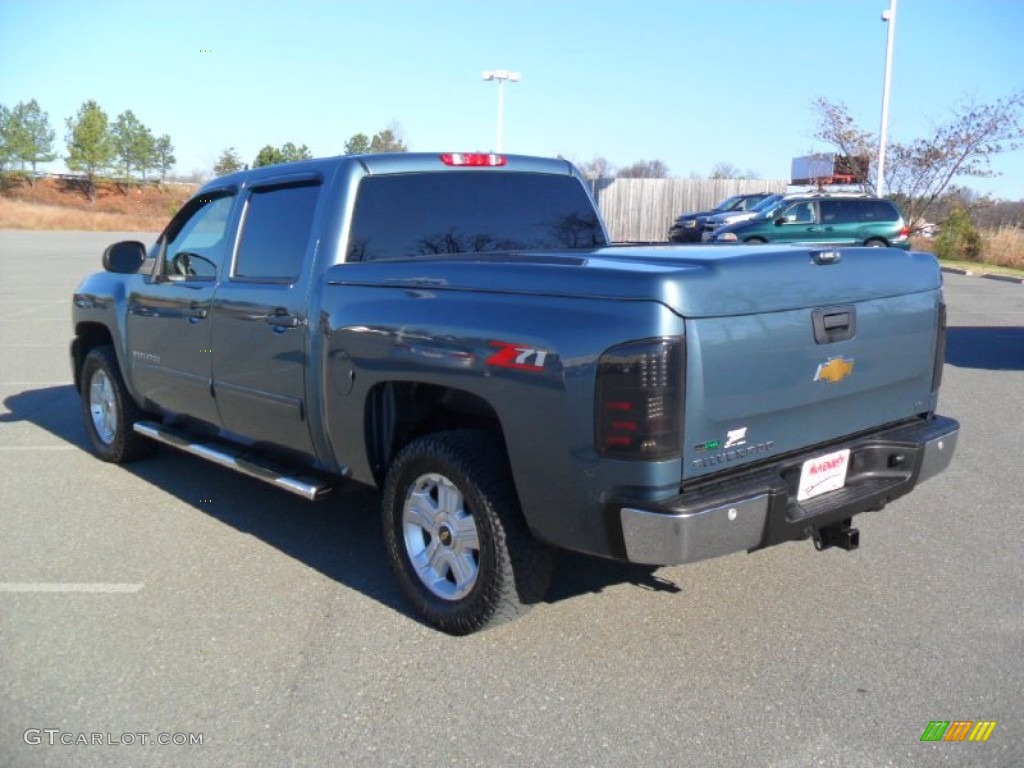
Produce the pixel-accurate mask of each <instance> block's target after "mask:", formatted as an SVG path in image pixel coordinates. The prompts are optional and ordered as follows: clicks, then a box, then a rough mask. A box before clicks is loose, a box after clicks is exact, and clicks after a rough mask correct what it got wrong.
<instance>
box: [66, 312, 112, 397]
mask: <svg viewBox="0 0 1024 768" xmlns="http://www.w3.org/2000/svg"><path fill="white" fill-rule="evenodd" d="M113 343H114V338H113V337H112V336H111V335H110V331H109V330H107V326H105V325H102V324H101V323H79V324H78V326H76V328H75V341H74V347H73V350H74V352H73V354H74V356H75V389H76V390H77V391H79V392H81V391H82V363H84V362H85V357H86V355H88V354H89V352H90V351H91V350H93V349H95V348H96V347H102V346H105V345H107V344H110V345H113Z"/></svg>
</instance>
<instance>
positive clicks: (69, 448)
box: [0, 445, 78, 452]
mask: <svg viewBox="0 0 1024 768" xmlns="http://www.w3.org/2000/svg"><path fill="white" fill-rule="evenodd" d="M75 450H78V446H76V445H0V452H3V451H75Z"/></svg>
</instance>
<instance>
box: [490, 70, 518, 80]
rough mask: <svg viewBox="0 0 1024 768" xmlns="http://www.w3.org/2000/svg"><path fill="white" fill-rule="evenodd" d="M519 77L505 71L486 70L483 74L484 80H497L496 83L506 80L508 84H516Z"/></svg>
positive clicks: (516, 73) (514, 73)
mask: <svg viewBox="0 0 1024 768" xmlns="http://www.w3.org/2000/svg"><path fill="white" fill-rule="evenodd" d="M521 77H522V75H520V74H519V73H518V72H509V71H508V70H507V69H488V70H485V71H484V73H483V79H484V80H497V81H498V82H501V81H502V80H508V81H509V82H512V83H517V82H519V79H520V78H521Z"/></svg>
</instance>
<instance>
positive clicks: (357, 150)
mask: <svg viewBox="0 0 1024 768" xmlns="http://www.w3.org/2000/svg"><path fill="white" fill-rule="evenodd" d="M369 153H370V137H369V136H367V135H366V134H365V133H357V134H355V135H353V136H352V138H351V139H349V140H348V141H346V142H345V154H346V155H367V154H369Z"/></svg>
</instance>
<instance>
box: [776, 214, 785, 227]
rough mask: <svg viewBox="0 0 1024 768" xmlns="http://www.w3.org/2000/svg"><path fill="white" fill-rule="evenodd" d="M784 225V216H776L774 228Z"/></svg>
mask: <svg viewBox="0 0 1024 768" xmlns="http://www.w3.org/2000/svg"><path fill="white" fill-rule="evenodd" d="M785 223H786V217H785V216H776V217H775V226H776V227H781V226H782V225H783V224H785Z"/></svg>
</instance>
